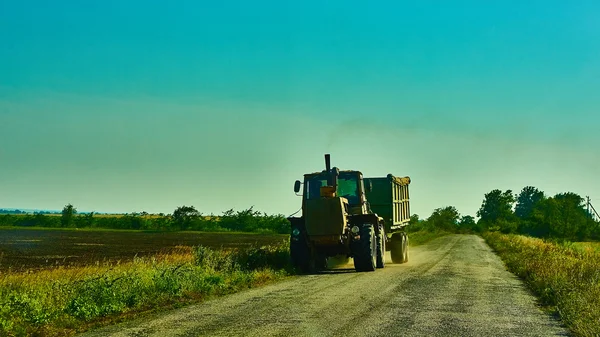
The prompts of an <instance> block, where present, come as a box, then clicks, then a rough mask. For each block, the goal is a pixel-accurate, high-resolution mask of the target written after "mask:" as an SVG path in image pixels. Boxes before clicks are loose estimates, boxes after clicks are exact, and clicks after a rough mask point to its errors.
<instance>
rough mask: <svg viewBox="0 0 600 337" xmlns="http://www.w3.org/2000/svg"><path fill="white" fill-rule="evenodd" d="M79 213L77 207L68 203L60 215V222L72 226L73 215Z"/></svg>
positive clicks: (65, 225)
mask: <svg viewBox="0 0 600 337" xmlns="http://www.w3.org/2000/svg"><path fill="white" fill-rule="evenodd" d="M76 213H77V209H76V208H75V207H73V205H71V204H67V205H66V206H65V207H63V210H62V215H61V217H60V224H61V225H62V227H71V226H72V225H73V217H74V216H75V214H76Z"/></svg>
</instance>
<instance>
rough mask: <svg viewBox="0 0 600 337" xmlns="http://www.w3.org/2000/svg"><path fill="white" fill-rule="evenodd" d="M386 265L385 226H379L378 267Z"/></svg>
mask: <svg viewBox="0 0 600 337" xmlns="http://www.w3.org/2000/svg"><path fill="white" fill-rule="evenodd" d="M384 267H385V230H384V229H383V226H380V227H379V234H377V268H384Z"/></svg>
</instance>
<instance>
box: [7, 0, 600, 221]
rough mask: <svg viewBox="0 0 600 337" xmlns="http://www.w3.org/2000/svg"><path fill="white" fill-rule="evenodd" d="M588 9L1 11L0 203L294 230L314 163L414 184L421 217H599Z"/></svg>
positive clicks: (404, 6) (21, 7)
mask: <svg viewBox="0 0 600 337" xmlns="http://www.w3.org/2000/svg"><path fill="white" fill-rule="evenodd" d="M599 10H600V3H597V2H593V1H581V2H578V3H577V4H570V3H564V2H561V1H550V2H539V1H534V2H528V3H521V2H517V1H505V2H500V3H480V2H478V1H474V0H461V1H455V2H453V3H448V2H435V1H432V2H425V3H414V2H405V1H400V2H392V1H387V2H385V1H384V2H377V3H361V2H356V1H345V2H340V1H333V2H328V3H321V2H318V1H306V2H303V3H301V4H298V3H294V2H286V1H283V2H281V1H267V2H261V3H252V4H249V3H246V2H242V1H233V2H229V3H227V4H220V3H211V4H204V3H196V2H193V1H182V2H178V3H177V4H174V3H173V4H166V3H159V2H147V1H145V2H142V1H140V0H131V1H128V2H127V3H123V2H119V1H105V2H102V3H80V2H78V1H74V0H66V1H63V2H60V3H51V4H50V3H48V4H46V3H36V5H35V6H32V5H31V4H28V3H26V2H18V1H4V2H2V3H0V44H2V45H3V46H6V48H3V49H2V50H0V74H2V76H1V78H0V121H1V123H0V131H1V132H0V144H2V145H3V146H0V205H6V206H7V207H11V208H13V207H14V208H16V207H19V206H26V207H29V208H40V209H57V208H58V209H62V207H63V206H64V205H65V204H67V203H72V204H73V205H75V206H76V207H77V208H81V209H102V210H112V211H113V212H116V213H130V212H134V211H140V212H141V211H146V212H149V213H171V212H172V211H173V210H174V209H175V208H176V207H179V206H181V205H193V206H195V207H196V208H197V209H198V211H200V212H202V213H204V214H210V213H214V214H220V213H221V212H223V211H225V210H227V209H231V208H233V209H247V208H249V207H251V206H254V208H255V209H256V210H259V211H262V212H267V213H271V214H284V215H289V214H291V213H293V212H295V211H296V210H297V209H298V208H300V204H301V203H300V199H299V198H298V197H296V196H295V195H294V193H293V190H292V186H293V183H294V181H295V180H296V179H301V178H302V175H303V174H304V173H308V172H314V171H320V170H322V169H323V167H324V162H323V154H324V153H330V154H331V160H332V166H337V167H340V168H341V169H352V170H359V171H361V172H362V173H363V174H364V176H366V177H369V176H385V175H387V174H388V173H392V174H394V175H396V176H410V177H411V179H412V183H411V186H410V194H411V211H412V212H413V213H416V214H419V216H420V217H421V218H426V217H428V216H429V215H430V214H431V212H432V211H433V210H434V209H436V208H441V207H445V206H455V207H456V208H457V209H458V211H459V212H460V213H461V214H462V215H472V216H475V213H476V212H477V210H478V209H479V206H480V205H481V202H482V201H483V198H484V194H485V193H488V192H490V191H491V190H493V189H500V190H509V189H510V190H512V191H513V193H518V192H519V191H520V190H521V189H522V188H523V187H525V186H535V187H537V188H539V189H540V190H542V191H544V192H545V193H546V194H547V195H548V196H553V195H555V194H557V193H562V192H574V193H577V194H579V195H580V196H582V197H585V196H590V197H591V199H592V201H594V200H596V199H598V200H600V181H599V180H598V179H597V172H600V153H598V151H596V150H595V149H596V148H598V147H600V135H599V134H598V133H597V132H594V130H595V128H596V127H597V126H598V125H600V114H598V107H600V96H599V95H597V92H600V59H598V57H597V56H598V55H600V42H599V41H600V24H599V23H598V20H596V18H595V16H594V13H597V12H598V11H599ZM107 22H110V23H111V24H109V25H107V24H106V23H107Z"/></svg>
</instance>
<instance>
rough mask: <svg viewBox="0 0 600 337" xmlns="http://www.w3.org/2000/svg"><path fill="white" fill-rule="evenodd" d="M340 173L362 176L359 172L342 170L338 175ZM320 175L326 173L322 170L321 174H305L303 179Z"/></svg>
mask: <svg viewBox="0 0 600 337" xmlns="http://www.w3.org/2000/svg"><path fill="white" fill-rule="evenodd" d="M342 173H349V174H355V173H358V174H360V175H361V176H362V172H360V171H352V170H343V171H342V170H340V174H342ZM322 174H327V171H326V170H323V171H321V172H313V173H307V174H305V175H304V177H305V178H312V177H315V176H318V175H322Z"/></svg>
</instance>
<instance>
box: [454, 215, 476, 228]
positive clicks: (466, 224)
mask: <svg viewBox="0 0 600 337" xmlns="http://www.w3.org/2000/svg"><path fill="white" fill-rule="evenodd" d="M458 226H459V227H460V228H461V229H462V230H469V231H475V232H480V231H481V228H480V227H479V226H477V222H475V218H474V217H472V216H470V215H464V216H461V217H460V220H459V222H458Z"/></svg>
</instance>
